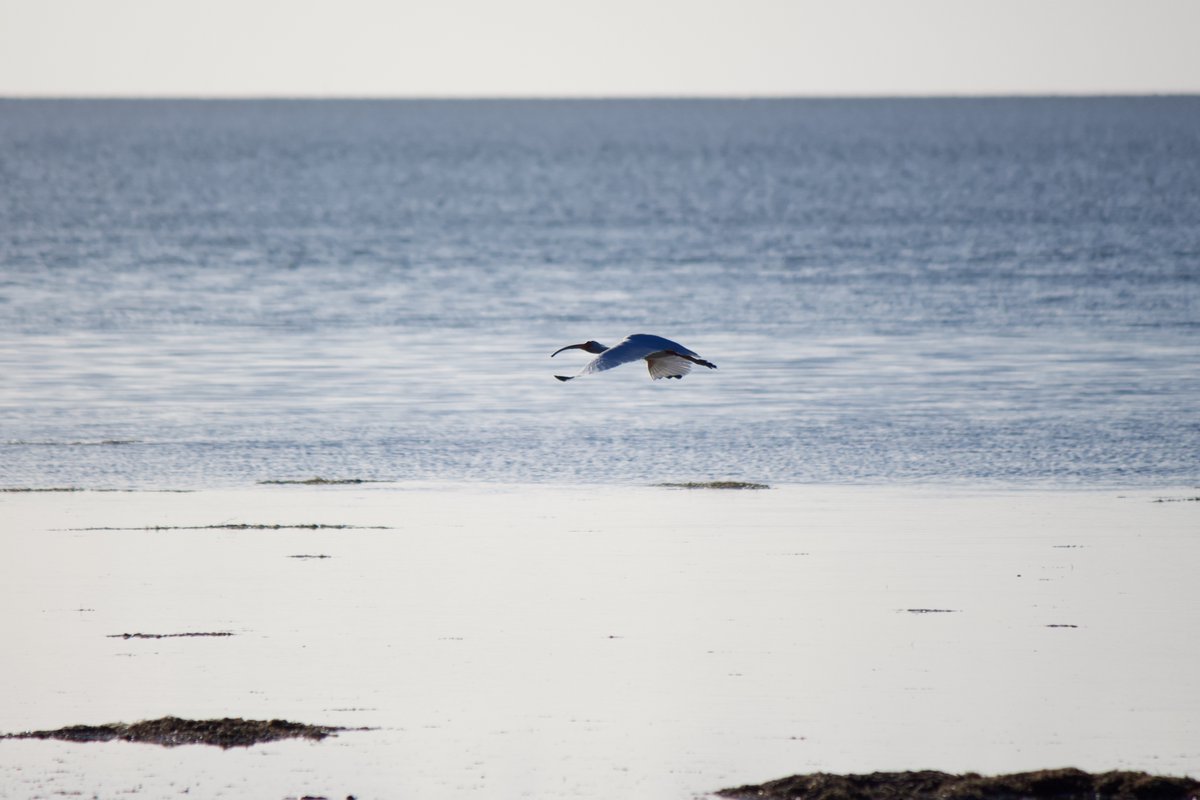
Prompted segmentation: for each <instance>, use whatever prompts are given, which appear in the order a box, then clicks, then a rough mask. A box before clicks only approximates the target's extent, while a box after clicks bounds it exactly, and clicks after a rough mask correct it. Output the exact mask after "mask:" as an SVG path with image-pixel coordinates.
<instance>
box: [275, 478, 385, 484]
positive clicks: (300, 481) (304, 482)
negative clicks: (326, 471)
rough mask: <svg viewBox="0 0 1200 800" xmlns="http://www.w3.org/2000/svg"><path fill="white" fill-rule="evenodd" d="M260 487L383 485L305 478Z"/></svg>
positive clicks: (354, 479) (349, 479)
mask: <svg viewBox="0 0 1200 800" xmlns="http://www.w3.org/2000/svg"><path fill="white" fill-rule="evenodd" d="M258 483H259V485H260V486H343V485H347V484H350V485H353V484H359V483H383V481H373V480H368V479H365V478H306V479H304V480H291V481H289V480H276V481H259V482H258Z"/></svg>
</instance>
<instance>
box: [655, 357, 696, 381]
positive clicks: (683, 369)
mask: <svg viewBox="0 0 1200 800" xmlns="http://www.w3.org/2000/svg"><path fill="white" fill-rule="evenodd" d="M646 364H647V365H648V366H649V367H650V377H651V378H654V380H658V379H659V378H682V377H683V376H684V375H687V374H688V373H689V372H691V371H692V364H691V362H690V361H688V360H687V359H685V358H680V357H679V356H677V355H672V354H671V353H667V352H663V351H660V352H658V353H651V354H650V355H648V356H646Z"/></svg>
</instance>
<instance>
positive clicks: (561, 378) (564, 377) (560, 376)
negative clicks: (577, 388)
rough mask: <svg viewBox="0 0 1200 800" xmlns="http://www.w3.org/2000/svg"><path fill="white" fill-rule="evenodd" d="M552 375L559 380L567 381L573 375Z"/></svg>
mask: <svg viewBox="0 0 1200 800" xmlns="http://www.w3.org/2000/svg"><path fill="white" fill-rule="evenodd" d="M554 377H556V378H558V379H559V380H560V381H569V380H571V378H573V377H575V376H574V375H571V376H570V377H568V376H566V375H555V376H554Z"/></svg>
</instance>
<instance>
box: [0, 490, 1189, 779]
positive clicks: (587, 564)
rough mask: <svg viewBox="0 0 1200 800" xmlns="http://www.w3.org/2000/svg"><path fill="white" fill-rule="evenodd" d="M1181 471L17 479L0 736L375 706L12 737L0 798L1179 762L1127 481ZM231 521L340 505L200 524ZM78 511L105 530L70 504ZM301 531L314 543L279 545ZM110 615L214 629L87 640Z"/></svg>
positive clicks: (1175, 715) (1171, 653)
mask: <svg viewBox="0 0 1200 800" xmlns="http://www.w3.org/2000/svg"><path fill="white" fill-rule="evenodd" d="M1196 494H1197V492H1196V491H1195V490H1194V489H1188V488H1187V487H1182V488H1178V489H1172V490H1159V491H1154V492H1146V491H1138V492H1114V491H1105V492H1092V491H1089V492H1029V491H1020V492H1006V491H966V490H951V489H936V490H932V489H931V490H924V489H915V488H910V489H894V488H873V487H776V488H774V489H771V490H769V491H756V492H722V491H687V492H682V491H672V490H668V489H661V488H653V487H634V488H621V487H611V486H600V487H569V488H568V487H552V486H533V487H530V486H495V485H480V486H449V485H438V484H404V485H391V484H364V485H350V486H304V485H297V486H259V487H255V488H253V489H244V490H228V491H201V492H193V493H186V494H164V493H93V492H71V493H66V494H64V493H8V494H5V495H4V496H2V497H0V537H2V541H3V545H4V549H5V554H6V557H5V558H4V559H3V560H0V602H2V603H3V608H4V609H5V610H4V612H3V615H0V635H3V637H4V642H5V651H6V653H7V654H8V655H7V656H6V658H5V676H6V678H7V681H6V683H7V684H8V685H9V686H10V687H12V688H10V690H9V691H7V692H4V693H2V694H0V721H3V727H4V732H15V731H20V730H44V729H50V728H57V727H60V726H65V725H73V724H97V725H98V724H106V723H114V722H135V721H137V720H142V719H154V718H158V717H162V716H166V715H175V716H180V717H186V718H193V719H210V718H220V717H245V718H256V719H271V718H284V719H290V720H297V721H300V722H304V723H308V724H315V725H330V726H341V727H346V728H364V727H366V728H371V729H372V730H366V731H357V730H356V731H351V732H346V733H343V734H341V735H339V736H338V737H337V738H336V739H329V740H326V741H323V742H304V741H300V742H277V743H271V744H265V745H260V746H256V747H253V748H249V749H245V750H242V749H236V750H230V751H217V750H215V749H213V748H205V747H201V746H187V747H179V748H174V749H170V750H168V749H165V748H159V747H155V746H152V745H137V744H128V743H123V742H112V743H105V744H73V743H64V742H54V741H11V740H10V741H3V742H0V796H11V797H33V796H53V795H55V794H56V793H63V792H68V793H69V792H83V793H84V794H85V795H87V796H90V794H91V793H93V792H95V793H100V794H101V795H105V796H107V795H110V794H115V793H121V792H129V793H130V795H132V796H145V797H163V796H174V795H175V794H180V793H182V792H183V791H184V790H185V789H187V790H189V791H188V794H189V796H191V797H244V796H257V797H285V796H289V795H292V796H299V795H303V794H311V795H322V794H324V795H327V796H330V797H344V796H346V795H347V794H353V795H354V796H355V797H357V798H369V797H396V796H422V797H438V796H471V797H480V798H483V797H546V798H551V797H554V798H557V797H585V798H602V797H603V798H611V797H623V798H648V799H649V798H657V799H661V798H672V797H674V798H689V797H695V796H702V795H704V794H705V793H706V792H710V791H715V790H717V789H719V788H721V787H724V786H732V785H739V784H745V783H751V782H762V781H766V780H770V779H772V778H778V777H783V776H785V775H791V774H795V773H800V772H812V771H829V772H870V771H876V770H907V769H939V770H944V771H949V772H962V771H976V772H982V773H1000V772H1013V771H1020V770H1032V769H1041V768H1046V767H1058V766H1074V767H1079V768H1082V769H1088V770H1095V771H1104V770H1111V769H1133V770H1146V771H1150V772H1157V773H1163V774H1188V775H1192V776H1193V777H1195V776H1197V775H1200V677H1198V675H1200V670H1197V669H1196V664H1198V663H1200V637H1197V636H1196V635H1195V632H1196V631H1198V630H1200V588H1198V587H1200V580H1197V573H1196V567H1195V565H1196V564H1198V563H1200V502H1189V501H1181V502H1172V503H1154V502H1153V501H1154V500H1155V499H1159V498H1173V499H1182V498H1186V497H1191V496H1195V495H1196ZM243 524H244V525H271V526H274V525H281V526H293V525H294V526H300V525H328V526H334V525H337V526H355V527H353V528H302V527H296V528H286V529H285V528H280V529H236V528H228V529H225V528H208V527H202V526H213V525H243ZM100 527H103V528H128V530H86V531H85V530H78V529H81V528H100ZM145 528H160V529H157V530H146V529H145ZM306 553H307V554H322V555H327V556H329V557H328V558H321V559H297V558H294V557H292V556H294V555H296V554H306ZM933 612H937V613H933ZM129 631H145V632H152V633H155V634H163V635H169V634H173V633H184V632H189V631H223V632H230V633H232V634H233V635H231V636H227V637H207V638H206V637H169V636H167V637H166V638H148V639H125V638H122V637H116V638H114V635H115V634H122V633H124V632H129ZM5 793H7V794H5Z"/></svg>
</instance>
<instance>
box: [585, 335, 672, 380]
mask: <svg viewBox="0 0 1200 800" xmlns="http://www.w3.org/2000/svg"><path fill="white" fill-rule="evenodd" d="M649 340H657V342H655V341H649ZM666 341H667V340H666V339H662V338H660V337H658V336H646V335H645V334H640V333H639V334H634V335H633V336H628V337H626V338H625V339H622V340H621V341H620V342H618V343H617V344H615V345H613V346H612V347H610V348H608V349H607V350H605V351H604V352H603V353H601V354H600V355H598V356H596V357H595V358H593V359H592V360H591V361H589V362H588V364H587V366H585V367H584V368H583V369H582V370H580V372H579V374H580V375H591V374H592V373H594V372H603V371H604V370H606V369H612V368H613V367H619V366H621V365H622V364H628V363H629V362H631V361H639V360H641V359H643V358H645V357H646V356H649V355H651V354H653V353H657V352H658V351H659V350H663V349H667V348H663V347H659V346H657V343H658V342H666ZM681 352H682V351H681ZM688 352H691V351H690V350H689V351H688Z"/></svg>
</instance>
